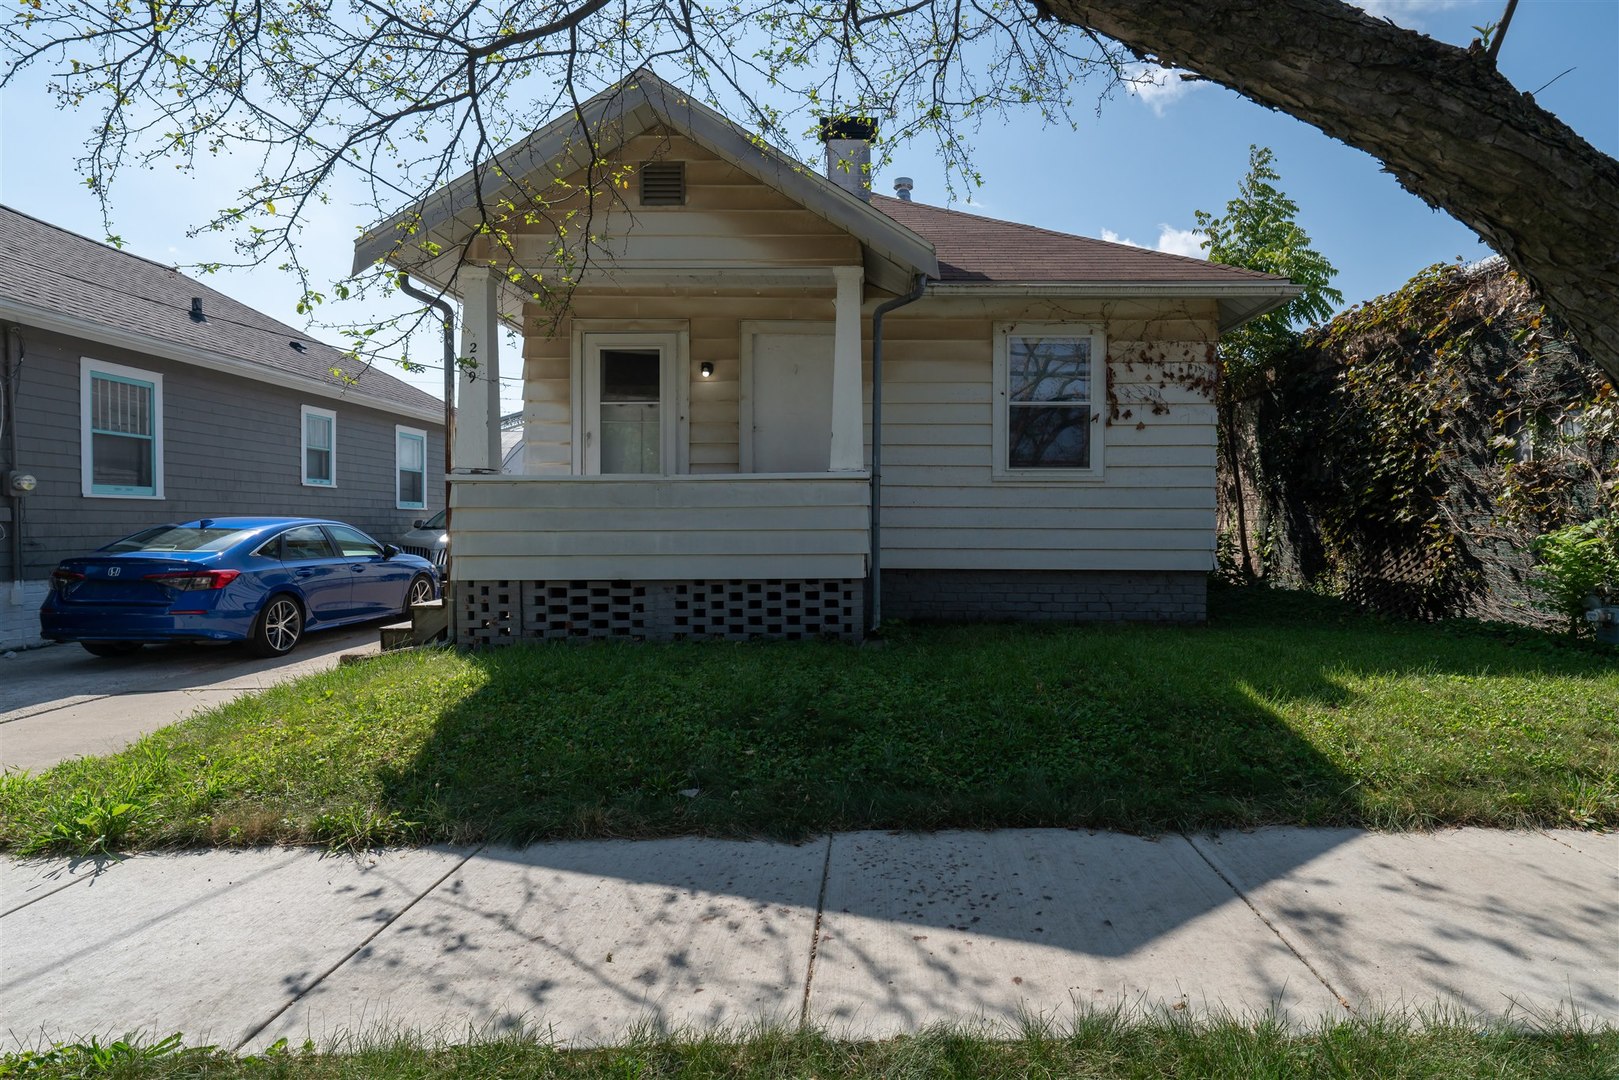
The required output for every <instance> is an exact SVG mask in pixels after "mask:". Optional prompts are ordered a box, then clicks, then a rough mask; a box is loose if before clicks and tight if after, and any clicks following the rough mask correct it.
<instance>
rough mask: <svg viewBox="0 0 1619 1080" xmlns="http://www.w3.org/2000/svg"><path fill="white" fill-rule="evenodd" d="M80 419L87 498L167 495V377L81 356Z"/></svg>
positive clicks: (81, 458) (155, 497) (157, 497)
mask: <svg viewBox="0 0 1619 1080" xmlns="http://www.w3.org/2000/svg"><path fill="white" fill-rule="evenodd" d="M79 423H80V429H79V446H80V461H81V481H82V486H83V492H84V494H85V495H86V496H87V497H92V498H125V499H161V498H162V497H163V376H161V375H159V374H157V373H155V372H151V371H142V370H140V369H138V368H131V367H124V366H123V365H122V364H108V363H104V362H102V361H100V360H92V359H91V358H90V357H88V356H86V357H81V358H80V360H79Z"/></svg>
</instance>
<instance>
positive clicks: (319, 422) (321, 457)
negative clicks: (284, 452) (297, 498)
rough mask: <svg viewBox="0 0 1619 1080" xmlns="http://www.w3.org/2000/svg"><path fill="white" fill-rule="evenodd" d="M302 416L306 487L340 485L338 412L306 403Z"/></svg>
mask: <svg viewBox="0 0 1619 1080" xmlns="http://www.w3.org/2000/svg"><path fill="white" fill-rule="evenodd" d="M300 415H301V416H302V418H303V427H304V434H303V463H304V464H303V470H304V484H305V486H307V487H336V486H337V414H336V413H335V412H333V411H332V410H330V409H317V408H315V406H313V405H305V406H304V407H303V409H302V411H301V413H300Z"/></svg>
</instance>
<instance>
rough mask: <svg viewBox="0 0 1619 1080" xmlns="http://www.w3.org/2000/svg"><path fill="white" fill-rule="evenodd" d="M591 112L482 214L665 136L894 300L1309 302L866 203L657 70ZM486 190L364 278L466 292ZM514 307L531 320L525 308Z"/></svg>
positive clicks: (502, 165) (371, 232)
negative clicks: (843, 254) (381, 276)
mask: <svg viewBox="0 0 1619 1080" xmlns="http://www.w3.org/2000/svg"><path fill="white" fill-rule="evenodd" d="M580 112H581V113H582V115H583V116H584V124H585V126H586V129H587V130H588V131H589V132H590V134H591V136H592V138H591V139H590V140H585V139H584V138H583V137H582V135H581V132H580V121H579V120H578V118H577V117H576V116H575V115H574V114H573V113H571V112H570V113H568V114H565V115H564V116H561V117H559V118H558V119H556V120H553V121H552V122H551V123H549V124H547V125H545V126H544V127H542V128H540V129H538V130H536V131H535V132H533V133H532V134H531V135H529V136H528V137H527V138H526V139H524V140H522V141H521V142H519V143H517V144H515V145H513V146H511V147H509V148H507V149H506V150H503V151H501V152H500V153H498V154H496V155H495V156H494V157H493V158H492V159H491V161H490V162H489V163H487V164H486V166H485V167H484V177H483V180H482V182H483V183H485V184H489V185H491V186H490V188H489V189H488V190H485V191H483V192H482V203H483V205H495V204H497V203H498V200H500V199H501V198H503V197H506V198H511V197H513V196H515V195H517V194H518V192H519V185H518V184H516V183H512V182H510V181H500V180H499V176H508V177H517V178H519V180H521V179H522V178H526V177H529V176H533V175H535V174H537V173H540V172H541V171H542V170H545V171H547V172H550V171H551V170H553V169H554V167H555V163H556V162H557V161H561V160H565V159H569V158H572V157H574V156H575V155H576V154H578V151H579V148H580V147H585V146H590V145H591V144H592V143H594V145H596V146H597V147H599V148H602V149H607V148H611V147H612V146H614V145H616V144H617V143H619V142H622V141H627V140H628V139H630V138H633V137H634V136H635V135H637V134H639V133H641V132H642V131H645V130H647V129H649V128H651V127H653V126H655V125H664V126H667V127H669V128H671V129H673V130H675V131H678V132H680V133H681V134H683V135H685V136H687V137H688V138H690V139H692V140H693V141H694V142H696V143H698V144H699V145H701V146H703V147H705V148H706V149H708V150H709V151H711V152H712V153H714V154H716V155H718V156H719V157H721V158H722V159H724V160H726V161H729V162H730V163H731V164H732V165H734V166H736V167H737V168H738V169H741V170H742V171H743V172H745V173H747V174H749V175H751V176H752V177H753V178H754V179H756V180H758V181H759V182H760V183H763V184H766V185H769V186H770V187H773V188H775V189H776V190H778V191H780V192H782V193H783V194H784V195H786V196H788V197H789V198H791V199H793V200H794V201H796V202H798V203H799V204H800V205H801V206H803V207H804V208H805V209H807V210H809V211H810V212H812V213H815V214H817V215H819V216H820V217H822V218H824V219H826V220H827V221H829V222H831V223H832V224H833V225H836V226H838V227H840V228H842V229H843V230H845V231H846V232H848V233H849V234H851V235H852V236H854V238H855V239H857V240H859V241H860V243H861V244H862V246H863V247H864V248H865V250H866V252H867V280H868V281H876V282H877V283H879V284H881V285H882V286H883V287H886V288H889V289H896V288H897V289H899V290H903V289H904V288H905V287H906V286H907V283H908V281H909V279H910V278H911V277H912V276H914V275H915V274H925V275H926V276H927V277H928V279H929V285H928V291H929V292H930V293H932V294H936V295H942V294H947V293H951V292H957V291H960V292H975V293H978V294H980V295H984V294H987V293H990V292H992V291H1000V292H1003V293H1011V292H1023V293H1027V294H1035V293H1041V292H1044V293H1049V294H1053V295H1058V294H1060V295H1070V296H1077V295H1092V296H1107V297H1120V296H1131V297H1141V296H1160V297H1168V296H1174V297H1185V298H1199V299H1205V300H1214V301H1216V302H1217V304H1218V307H1219V325H1220V328H1221V329H1222V330H1227V329H1230V328H1232V327H1234V326H1237V325H1240V324H1241V323H1243V322H1246V321H1247V320H1249V319H1251V318H1253V317H1255V316H1256V315H1261V314H1264V313H1265V312H1267V311H1273V310H1275V309H1276V308H1279V307H1281V306H1283V305H1284V304H1286V303H1287V302H1288V301H1289V300H1291V299H1292V298H1293V297H1294V296H1297V295H1298V293H1299V292H1300V291H1301V290H1300V289H1299V287H1298V286H1296V285H1294V284H1293V283H1292V282H1290V281H1288V280H1287V279H1286V278H1282V277H1277V276H1275V275H1272V274H1262V273H1259V272H1257V271H1253V270H1245V269H1242V268H1240V267H1232V266H1224V265H1220V264H1217V263H1211V262H1208V261H1206V260H1203V259H1194V258H1188V257H1186V256H1181V255H1170V254H1167V253H1165V252H1160V251H1149V250H1146V249H1144V248H1137V247H1131V246H1130V245H1127V244H1115V243H1110V242H1108V241H1104V240H1094V239H1091V238H1089V237H1083V236H1073V235H1068V234H1065V233H1059V232H1053V231H1052V230H1050V229H1041V228H1036V227H1035V226H1032V225H1020V224H1017V223H1015V222H1009V221H997V220H995V219H993V218H985V217H979V216H977V215H974V214H966V213H962V212H961V211H957V210H946V209H943V208H941V207H935V206H926V205H924V204H922V203H915V202H909V201H903V200H900V199H893V198H888V197H886V196H882V195H876V194H873V195H871V196H870V199H869V200H867V199H861V198H859V197H857V196H855V195H853V194H852V193H850V192H848V191H846V190H845V189H844V188H843V187H842V186H840V185H839V184H837V183H834V182H833V181H832V180H830V179H828V178H827V177H825V176H823V175H821V173H820V172H818V171H817V170H814V169H811V168H809V167H807V166H805V165H804V164H803V163H801V162H799V161H797V160H795V159H793V158H792V157H790V156H788V155H786V154H784V153H782V152H781V151H779V150H777V149H775V148H774V147H772V146H769V145H768V144H766V143H764V142H763V141H762V140H760V139H759V138H757V137H756V136H754V135H752V134H751V133H749V132H747V131H745V130H744V129H743V128H741V127H739V126H738V125H737V124H735V123H733V122H732V121H730V120H728V119H726V118H725V117H724V116H722V115H721V114H720V113H718V112H716V111H714V110H713V109H711V108H709V107H707V106H706V105H704V104H702V103H701V102H698V101H695V100H693V99H692V98H690V97H689V96H688V95H686V94H685V93H684V92H682V91H681V90H679V89H678V88H676V87H673V86H671V85H669V84H668V83H665V82H664V81H663V80H661V79H659V78H658V77H657V76H656V75H653V74H652V73H651V72H648V71H645V70H641V71H637V72H635V73H634V74H632V75H631V76H629V77H628V78H626V79H624V80H623V81H621V82H620V83H618V84H617V85H615V86H613V87H611V88H609V89H607V90H605V91H603V92H602V93H600V94H597V95H596V96H595V97H593V98H591V99H590V100H589V101H587V102H585V103H584V105H583V106H582V107H581V110H580ZM577 164H579V165H580V166H581V167H582V166H583V164H584V162H583V160H579V161H577ZM497 167H498V168H497ZM497 173H498V175H496V174H497ZM478 183H479V180H478V179H477V177H475V175H474V173H472V172H468V173H465V174H463V175H462V176H460V177H458V178H457V179H455V180H453V181H451V182H450V183H449V184H447V185H445V186H444V187H442V188H440V189H439V190H438V191H435V192H433V193H431V194H430V195H428V196H426V197H425V198H423V199H422V200H421V201H420V202H419V203H417V204H415V205H414V206H412V207H410V208H408V209H406V210H404V211H401V212H400V213H397V214H395V215H393V216H392V217H390V218H388V219H387V220H386V221H383V222H381V223H380V224H377V225H374V226H372V227H371V228H370V229H368V230H367V231H366V232H365V233H364V234H363V235H362V236H361V237H360V238H359V239H358V240H357V241H355V245H354V272H355V273H359V272H361V271H362V270H365V269H366V268H368V267H370V266H371V265H373V264H374V263H376V262H378V261H385V262H389V263H392V264H393V265H395V266H398V267H400V268H402V269H407V270H410V271H411V272H412V273H414V274H416V275H417V276H419V277H422V278H424V279H425V280H428V281H432V282H433V283H434V284H436V285H438V286H440V287H441V288H444V289H445V290H446V291H448V292H451V293H454V292H455V287H454V284H453V281H451V280H449V279H450V278H453V272H454V265H455V262H456V261H457V260H458V259H459V255H458V253H457V252H458V249H459V246H460V245H461V244H463V243H465V241H466V240H467V239H468V237H469V236H470V235H471V233H472V231H473V230H474V229H475V228H476V227H477V226H478V224H479V211H478V207H479V204H480V199H479V192H478V190H477V185H478ZM873 256H875V257H876V259H875V261H874V260H873V258H872V257H873ZM874 271H875V272H876V273H874ZM879 274H880V275H881V276H880V277H879V276H878V275H879ZM896 275H897V276H896ZM508 306H510V307H511V308H512V309H513V310H520V309H521V306H522V305H521V301H520V298H518V300H517V302H516V303H513V304H511V305H508Z"/></svg>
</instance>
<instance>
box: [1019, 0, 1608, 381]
mask: <svg viewBox="0 0 1619 1080" xmlns="http://www.w3.org/2000/svg"><path fill="white" fill-rule="evenodd" d="M1046 4H1047V8H1048V10H1049V11H1050V13H1051V14H1052V15H1053V16H1054V17H1055V18H1057V19H1059V20H1061V21H1063V22H1066V23H1069V24H1071V25H1074V26H1080V27H1086V28H1089V29H1093V30H1096V31H1098V32H1100V33H1103V34H1106V35H1108V36H1109V37H1112V38H1115V39H1117V40H1118V41H1120V42H1123V43H1124V44H1125V45H1126V46H1128V47H1129V48H1131V49H1134V50H1136V51H1137V52H1138V53H1142V54H1149V55H1151V56H1154V57H1156V58H1158V59H1159V60H1161V61H1163V62H1165V63H1169V64H1173V65H1175V66H1177V67H1184V68H1188V69H1190V70H1192V71H1195V72H1197V73H1199V74H1201V75H1204V76H1206V77H1208V78H1210V79H1212V80H1214V81H1215V82H1218V83H1220V84H1222V85H1224V86H1227V87H1230V88H1231V89H1233V90H1235V91H1237V92H1238V93H1240V94H1242V95H1244V96H1245V97H1248V98H1251V99H1252V100H1254V101H1256V102H1258V103H1259V104H1261V105H1267V106H1270V107H1271V108H1274V109H1280V110H1282V111H1283V112H1286V113H1288V114H1289V115H1291V116H1295V117H1297V118H1299V119H1300V120H1303V121H1305V122H1306V123H1309V124H1313V125H1314V126H1315V127H1317V128H1320V129H1321V130H1322V131H1324V132H1326V133H1327V134H1328V135H1331V136H1333V137H1334V138H1337V139H1341V140H1343V141H1344V142H1346V143H1348V144H1349V145H1350V146H1354V147H1357V148H1359V149H1361V150H1364V151H1366V152H1367V153H1369V154H1371V155H1372V156H1373V157H1375V158H1377V159H1378V160H1379V161H1381V162H1382V163H1383V164H1384V166H1385V167H1386V168H1387V169H1388V171H1389V172H1390V173H1392V174H1393V175H1394V177H1395V178H1396V179H1397V180H1399V182H1400V184H1401V185H1402V186H1403V187H1405V188H1406V190H1408V191H1411V192H1413V193H1414V194H1416V195H1417V196H1419V197H1420V198H1422V199H1423V200H1424V201H1426V202H1427V203H1429V204H1430V205H1432V206H1437V207H1439V208H1441V209H1443V210H1446V211H1448V212H1449V213H1451V214H1452V215H1454V216H1455V217H1456V218H1457V219H1458V220H1460V221H1461V222H1463V223H1464V224H1466V225H1467V226H1469V227H1470V228H1472V229H1474V230H1475V231H1476V232H1477V233H1478V234H1479V235H1480V236H1481V237H1483V239H1484V241H1485V242H1486V243H1488V244H1490V245H1491V246H1492V247H1494V248H1495V249H1496V250H1497V251H1499V252H1500V253H1501V254H1502V255H1504V256H1506V259H1507V261H1508V262H1509V263H1511V264H1512V266H1513V267H1514V268H1515V269H1517V270H1518V271H1519V272H1520V273H1522V274H1523V275H1524V276H1525V277H1526V278H1528V279H1529V280H1530V281H1531V282H1532V283H1533V284H1534V285H1535V286H1536V288H1537V289H1538V290H1539V291H1540V293H1541V295H1542V296H1544V297H1545V300H1546V304H1547V306H1548V307H1549V308H1551V310H1552V311H1553V312H1554V313H1555V314H1556V315H1557V316H1558V317H1559V318H1561V319H1562V320H1563V321H1564V322H1565V323H1567V324H1568V326H1569V328H1570V329H1572V330H1573V331H1574V334H1575V336H1577V337H1578V338H1579V340H1580V343H1581V344H1582V345H1584V346H1585V348H1586V350H1587V351H1588V352H1589V353H1590V354H1591V356H1592V357H1593V358H1594V359H1595V360H1596V361H1597V362H1598V363H1599V364H1601V365H1602V367H1603V368H1604V370H1606V371H1607V372H1608V374H1609V376H1610V377H1611V378H1613V379H1614V380H1616V381H1619V319H1616V318H1615V310H1616V300H1615V298H1616V297H1619V162H1615V161H1614V159H1613V158H1611V157H1608V156H1607V155H1606V154H1603V153H1601V152H1600V151H1598V150H1597V149H1596V148H1595V147H1593V146H1591V144H1590V143H1588V142H1586V141H1585V140H1584V139H1582V138H1580V136H1579V135H1577V134H1575V132H1574V131H1573V130H1572V129H1571V128H1569V127H1568V125H1566V124H1564V123H1563V122H1562V121H1561V120H1558V119H1557V118H1556V117H1555V116H1553V115H1552V114H1551V113H1549V112H1547V111H1546V110H1545V109H1542V108H1541V107H1540V106H1539V105H1537V104H1535V101H1534V99H1533V98H1532V97H1531V96H1530V95H1528V94H1524V93H1520V92H1519V91H1518V90H1517V89H1516V88H1515V87H1514V86H1513V85H1512V84H1511V83H1509V82H1508V81H1507V80H1506V79H1505V78H1504V77H1503V76H1502V75H1501V74H1500V73H1499V72H1497V71H1496V70H1495V68H1494V66H1493V65H1492V64H1490V63H1488V62H1487V61H1486V59H1485V58H1484V56H1483V55H1482V54H1481V53H1476V52H1469V51H1468V50H1465V49H1459V48H1456V47H1454V46H1451V45H1446V44H1443V43H1441V42H1437V41H1434V40H1432V39H1430V38H1428V37H1425V36H1423V35H1421V34H1417V33H1413V32H1412V31H1410V30H1402V29H1400V28H1399V27H1396V26H1392V25H1390V24H1388V23H1386V22H1383V21H1381V20H1378V19H1374V18H1372V17H1371V16H1369V15H1367V14H1365V13H1364V12H1362V11H1360V10H1359V9H1358V8H1353V7H1350V6H1349V5H1347V4H1342V3H1338V2H1337V0H1156V2H1154V3H1152V4H1141V3H1137V2H1136V0H1046ZM1260 43H1263V45H1262V47H1261V45H1260Z"/></svg>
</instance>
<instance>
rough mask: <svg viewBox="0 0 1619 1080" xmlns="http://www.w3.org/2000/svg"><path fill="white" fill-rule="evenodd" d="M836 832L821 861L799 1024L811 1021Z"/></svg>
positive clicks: (799, 1011)
mask: <svg viewBox="0 0 1619 1080" xmlns="http://www.w3.org/2000/svg"><path fill="white" fill-rule="evenodd" d="M836 836H837V834H836V833H829V834H827V838H826V859H825V861H824V862H822V863H821V892H820V895H819V896H818V897H816V900H815V926H814V930H813V931H812V932H811V934H810V951H809V963H808V964H806V965H805V966H804V1001H803V1004H801V1005H800V1006H799V1007H798V1026H799V1027H803V1026H804V1025H805V1024H807V1023H809V1006H810V986H811V984H813V983H814V982H815V957H816V955H817V954H818V953H819V952H820V951H821V917H822V915H824V914H825V912H826V881H827V878H828V877H829V876H831V873H832V841H833V839H834V838H835V837H836Z"/></svg>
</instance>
